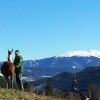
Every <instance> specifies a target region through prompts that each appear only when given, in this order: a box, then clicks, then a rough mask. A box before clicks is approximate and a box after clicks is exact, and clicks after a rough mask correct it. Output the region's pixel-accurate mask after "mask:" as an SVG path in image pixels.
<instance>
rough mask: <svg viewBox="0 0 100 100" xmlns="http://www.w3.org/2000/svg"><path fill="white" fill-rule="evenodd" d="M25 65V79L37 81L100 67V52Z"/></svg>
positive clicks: (83, 52)
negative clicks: (60, 74) (64, 73)
mask: <svg viewBox="0 0 100 100" xmlns="http://www.w3.org/2000/svg"><path fill="white" fill-rule="evenodd" d="M1 65H2V63H0V66H1ZM23 65H24V67H23V68H24V69H23V77H28V78H30V79H33V80H36V79H41V78H44V77H52V76H55V75H57V74H59V73H63V72H66V71H70V72H73V71H76V72H78V71H81V70H83V69H85V68H87V67H90V66H100V51H97V50H89V51H82V50H81V51H72V52H67V53H65V54H62V55H59V56H54V57H49V58H45V59H40V60H26V61H24V62H23Z"/></svg>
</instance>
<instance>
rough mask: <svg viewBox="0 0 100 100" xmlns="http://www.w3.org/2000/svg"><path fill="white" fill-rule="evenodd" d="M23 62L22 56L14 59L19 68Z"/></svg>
mask: <svg viewBox="0 0 100 100" xmlns="http://www.w3.org/2000/svg"><path fill="white" fill-rule="evenodd" d="M22 62H23V58H22V57H21V56H20V57H19V58H18V59H17V61H16V59H15V61H14V65H15V66H16V67H17V68H18V67H22Z"/></svg>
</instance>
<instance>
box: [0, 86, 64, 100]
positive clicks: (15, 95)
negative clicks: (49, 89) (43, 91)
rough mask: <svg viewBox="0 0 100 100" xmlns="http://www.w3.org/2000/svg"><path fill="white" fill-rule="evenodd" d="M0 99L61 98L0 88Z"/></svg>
mask: <svg viewBox="0 0 100 100" xmlns="http://www.w3.org/2000/svg"><path fill="white" fill-rule="evenodd" d="M0 100H62V99H58V98H53V97H47V96H40V95H36V94H34V93H29V92H22V91H19V90H15V89H10V90H7V89H4V88H0Z"/></svg>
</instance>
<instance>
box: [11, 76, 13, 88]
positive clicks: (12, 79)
mask: <svg viewBox="0 0 100 100" xmlns="http://www.w3.org/2000/svg"><path fill="white" fill-rule="evenodd" d="M13 77H14V76H13V75H11V88H13Z"/></svg>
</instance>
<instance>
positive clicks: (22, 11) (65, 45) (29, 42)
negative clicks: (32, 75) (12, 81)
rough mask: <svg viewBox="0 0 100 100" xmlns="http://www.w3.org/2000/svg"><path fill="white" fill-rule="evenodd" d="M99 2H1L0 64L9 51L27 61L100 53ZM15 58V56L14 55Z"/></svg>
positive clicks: (31, 0) (21, 0)
mask: <svg viewBox="0 0 100 100" xmlns="http://www.w3.org/2000/svg"><path fill="white" fill-rule="evenodd" d="M99 3H100V1H99V0H95V1H94V0H84V1H80V0H70V1H69V0H68V1H66V0H63V1H61V0H48V1H47V0H43V1H41V0H38V1H36V0H30V1H27V0H17V1H16V0H15V1H13V0H10V1H7V0H4V1H0V12H1V13H0V46H1V49H0V61H5V60H7V49H14V51H15V50H16V49H18V50H20V52H21V55H22V57H23V58H24V60H34V59H43V58H48V57H52V56H55V55H59V54H61V53H62V54H63V53H65V52H69V51H78V50H86V51H87V50H90V49H92V50H98V51H99V50H100V46H99V44H100V39H99V38H100V29H99V28H100V6H99ZM13 56H14V55H13Z"/></svg>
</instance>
